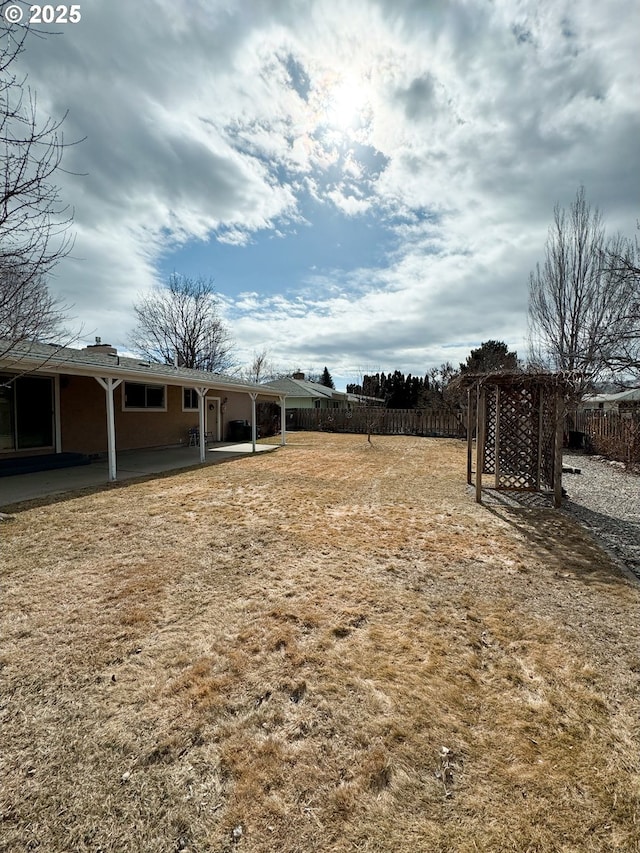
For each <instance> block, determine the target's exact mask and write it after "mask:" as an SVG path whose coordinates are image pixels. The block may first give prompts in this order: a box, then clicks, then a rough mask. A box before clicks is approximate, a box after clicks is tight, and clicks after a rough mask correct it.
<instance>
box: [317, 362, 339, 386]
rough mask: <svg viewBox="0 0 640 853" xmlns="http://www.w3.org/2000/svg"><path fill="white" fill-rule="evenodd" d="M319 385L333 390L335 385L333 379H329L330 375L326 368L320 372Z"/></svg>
mask: <svg viewBox="0 0 640 853" xmlns="http://www.w3.org/2000/svg"><path fill="white" fill-rule="evenodd" d="M320 385H325V386H326V387H327V388H333V389H334V390H335V387H336V386H335V385H334V384H333V379H332V378H331V374H330V373H329V370H328V369H327V367H325V369H324V370H323V371H322V376H321V378H320Z"/></svg>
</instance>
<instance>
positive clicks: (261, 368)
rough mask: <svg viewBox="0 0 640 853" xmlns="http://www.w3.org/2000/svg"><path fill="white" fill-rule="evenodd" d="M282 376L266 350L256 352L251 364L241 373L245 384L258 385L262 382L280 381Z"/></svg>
mask: <svg viewBox="0 0 640 853" xmlns="http://www.w3.org/2000/svg"><path fill="white" fill-rule="evenodd" d="M281 375H282V372H281V371H280V372H278V371H277V370H276V368H275V367H274V365H273V363H272V361H271V358H270V356H269V352H268V351H267V350H266V349H262V350H260V352H254V353H253V358H252V360H251V364H250V365H249V366H248V367H245V368H243V369H242V370H241V371H240V378H241V379H244V380H245V382H253V383H254V384H256V385H258V384H259V383H260V382H271V381H272V380H273V379H279V378H280V377H281Z"/></svg>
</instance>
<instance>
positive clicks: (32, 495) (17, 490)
mask: <svg viewBox="0 0 640 853" xmlns="http://www.w3.org/2000/svg"><path fill="white" fill-rule="evenodd" d="M278 447H279V444H256V453H264V452H267V451H270V450H277V448H278ZM252 450H253V448H252V445H251V442H246V443H244V442H243V443H240V444H233V443H230V442H220V443H219V444H214V445H211V446H209V447H207V451H206V456H207V460H206V462H205V463H204V464H205V465H207V464H215V463H217V462H223V461H225V460H227V459H235V458H239V457H241V456H251V455H252ZM200 464H201V462H200V448H199V447H171V448H165V449H158V450H123V451H120V452H119V453H118V470H117V480H116V482H117V483H121V482H126V481H130V480H135V479H137V478H140V477H149V476H153V475H154V474H160V473H166V472H167V471H179V470H182V469H185V468H193V467H196V466H199V465H200ZM108 482H109V465H108V462H107V460H106V459H101V460H99V461H96V462H92V463H91V464H90V465H81V466H78V467H73V468H58V469H56V470H53V471H37V472H34V473H30V474H16V475H14V476H10V477H0V508H5V507H9V506H12V505H13V504H17V503H22V502H23V501H29V500H34V499H39V498H46V497H53V496H56V497H57V496H60V495H61V494H64V493H66V492H74V491H77V490H79V489H87V488H101V487H103V486H106V485H107V484H108Z"/></svg>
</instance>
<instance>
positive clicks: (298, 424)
mask: <svg viewBox="0 0 640 853" xmlns="http://www.w3.org/2000/svg"><path fill="white" fill-rule="evenodd" d="M287 428H288V429H293V430H326V431H329V432H351V433H369V432H371V433H373V434H375V435H421V436H439V437H443V438H465V437H466V434H467V433H466V425H465V418H464V416H463V413H462V412H459V413H456V412H442V411H426V410H420V409H385V408H382V407H364V406H363V407H356V408H354V409H351V410H350V411H346V410H344V409H289V410H288V412H287Z"/></svg>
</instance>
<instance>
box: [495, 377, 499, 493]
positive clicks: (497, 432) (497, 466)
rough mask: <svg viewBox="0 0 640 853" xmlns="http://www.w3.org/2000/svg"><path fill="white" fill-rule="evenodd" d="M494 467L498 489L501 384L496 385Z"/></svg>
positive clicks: (497, 487)
mask: <svg viewBox="0 0 640 853" xmlns="http://www.w3.org/2000/svg"><path fill="white" fill-rule="evenodd" d="M493 467H494V469H495V475H496V489H499V488H500V386H499V385H496V423H495V441H494V443H493Z"/></svg>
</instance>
